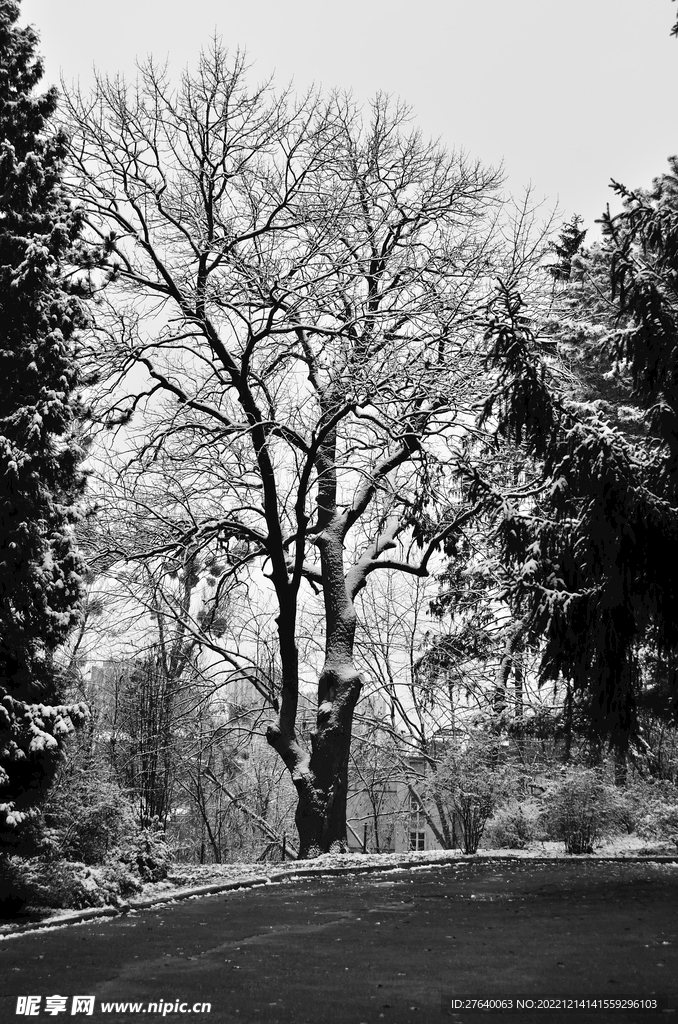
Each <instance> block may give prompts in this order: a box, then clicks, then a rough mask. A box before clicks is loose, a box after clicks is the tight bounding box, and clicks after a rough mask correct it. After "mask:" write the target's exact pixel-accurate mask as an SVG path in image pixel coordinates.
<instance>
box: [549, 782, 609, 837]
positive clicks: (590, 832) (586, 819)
mask: <svg viewBox="0 0 678 1024" xmlns="http://www.w3.org/2000/svg"><path fill="white" fill-rule="evenodd" d="M613 805H614V787H611V786H610V785H609V784H608V783H606V781H605V780H604V778H603V777H602V775H601V773H600V772H599V771H597V770H596V769H587V768H568V769H564V770H563V772H562V777H561V779H560V780H559V781H558V782H556V783H555V785H554V786H553V788H551V789H550V792H549V795H548V806H547V808H546V810H545V812H544V814H543V823H544V826H545V828H546V832H547V835H548V837H549V838H552V839H559V840H561V841H562V842H563V843H564V844H565V851H566V852H567V853H574V854H581V853H593V847H594V844H595V843H596V842H597V840H598V839H600V838H601V837H602V836H603V835H604V834H606V833H607V832H608V831H610V828H611V826H612V825H613V821H614V806H613Z"/></svg>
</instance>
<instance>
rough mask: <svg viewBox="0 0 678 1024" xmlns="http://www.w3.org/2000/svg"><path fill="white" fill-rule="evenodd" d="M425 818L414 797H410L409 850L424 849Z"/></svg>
mask: <svg viewBox="0 0 678 1024" xmlns="http://www.w3.org/2000/svg"><path fill="white" fill-rule="evenodd" d="M425 826H426V819H425V818H424V811H423V808H422V806H421V804H420V803H419V801H418V800H417V798H416V797H413V796H411V797H410V850H425V849H426V832H425Z"/></svg>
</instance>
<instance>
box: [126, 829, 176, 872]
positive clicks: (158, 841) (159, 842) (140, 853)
mask: <svg viewBox="0 0 678 1024" xmlns="http://www.w3.org/2000/svg"><path fill="white" fill-rule="evenodd" d="M117 860H118V861H119V862H120V863H121V864H125V865H127V866H128V868H130V869H131V870H133V871H136V872H137V873H138V875H139V877H140V878H141V880H142V881H143V882H159V881H161V880H162V879H163V878H166V877H167V872H168V871H169V868H170V864H171V855H170V851H169V847H168V845H167V842H166V840H165V835H164V833H163V832H156V831H154V830H152V829H143V830H142V831H141V832H139V834H138V835H137V836H135V838H134V841H133V842H132V843H131V844H130V846H128V847H127V848H126V849H122V850H119V851H118V853H117Z"/></svg>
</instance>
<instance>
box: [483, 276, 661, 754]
mask: <svg viewBox="0 0 678 1024" xmlns="http://www.w3.org/2000/svg"><path fill="white" fill-rule="evenodd" d="M627 313H628V310H626V309H625V308H623V307H622V308H621V310H620V314H621V315H622V317H624V316H626V314H627ZM568 326H569V327H571V324H567V325H566V327H565V328H564V333H565V334H567V327H568ZM630 330H631V329H630V328H628V327H627V328H625V330H624V331H623V337H624V339H626V338H627V337H628V335H629V331H630ZM488 340H489V341H490V343H491V352H492V355H491V359H492V361H493V364H494V366H495V367H496V369H497V370H498V379H497V384H496V387H495V389H494V392H493V394H492V396H491V397H490V399H489V401H488V403H487V405H486V408H485V411H484V416H483V421H484V422H485V424H487V425H489V424H491V423H493V424H496V426H497V428H498V430H499V433H500V434H501V435H503V436H504V437H505V438H506V439H508V440H509V441H510V442H512V443H514V444H519V445H522V446H524V447H525V448H526V449H527V450H529V451H530V453H531V454H532V456H533V457H534V458H536V459H538V460H540V463H541V465H542V479H543V485H542V490H541V493H540V495H539V496H538V499H537V500H535V502H534V504H532V505H531V506H530V507H527V508H526V507H524V506H523V507H521V505H520V504H519V503H516V502H510V501H509V502H507V501H505V500H503V498H502V495H501V494H499V493H498V492H497V491H496V490H495V489H493V488H492V487H491V486H489V485H488V483H487V481H483V480H480V478H478V479H477V480H476V482H475V489H476V493H479V492H483V490H484V493H485V497H486V501H487V503H488V505H489V506H492V505H493V506H494V508H495V509H496V511H497V514H498V517H499V536H500V538H501V544H502V550H503V556H504V560H505V563H506V565H507V566H508V567H510V569H511V571H512V573H513V582H512V585H511V587H510V596H511V600H512V603H513V606H514V611H515V612H516V614H520V615H523V616H524V617H525V618H524V621H525V622H526V623H527V624H528V633H529V634H530V635H532V637H534V638H535V639H536V638H542V640H543V643H544V648H543V650H544V655H543V659H542V667H541V670H542V676H543V677H544V678H551V679H558V678H563V679H565V680H566V681H567V682H568V684H569V685H570V686H571V688H572V691H573V692H574V694H575V695H576V696H577V699H578V703H579V707H580V709H581V710H583V711H584V713H585V719H586V721H587V722H588V725H589V729H590V732H591V733H592V734H593V736H594V737H595V738H596V739H598V740H603V739H607V740H609V741H611V742H612V743H613V744H614V745H615V746H616V747H617V748H618V749H619V750H620V751H621V752H622V753H623V752H626V751H627V750H628V748H629V744H630V743H631V742H632V741H633V739H634V737H635V736H636V735H637V734H638V718H637V709H638V705H639V700H640V697H641V692H642V675H641V670H640V669H641V653H642V651H643V649H644V647H645V646H647V645H648V644H652V645H655V646H656V645H658V646H660V647H661V648H663V649H665V650H673V649H675V646H676V643H677V642H678V621H677V619H676V615H675V608H676V601H677V600H678V582H677V580H676V576H675V571H674V564H675V558H671V557H670V551H672V550H673V551H675V550H676V548H677V546H678V510H677V509H676V504H675V500H674V497H675V496H674V494H673V492H672V489H671V488H669V487H667V474H666V467H667V459H669V458H670V456H671V450H670V445H669V444H668V443H663V441H662V439H661V437H660V436H658V435H657V432H656V431H655V430H654V429H653V422H654V420H653V416H652V415H650V417H649V422H648V425H647V428H646V430H645V432H644V433H641V434H636V435H630V436H629V433H628V432H627V431H625V430H623V429H620V428H619V427H618V426H616V425H615V424H614V422H613V421H612V418H611V417H609V416H606V414H605V404H604V403H602V404H600V403H595V402H591V401H583V402H582V401H581V400H580V395H578V394H577V391H576V389H573V388H572V386H571V383H570V382H569V381H568V382H567V384H566V383H564V381H563V378H559V376H558V371H557V361H556V360H555V358H554V355H555V353H554V346H553V340H552V339H549V342H548V344H547V345H546V346H545V345H544V344H543V343H542V341H541V340H540V339H538V338H537V337H536V336H535V334H534V333H533V331H532V327H531V324H530V320H529V318H528V316H527V315H526V311H525V309H524V307H523V304H522V302H521V299H520V296H518V295H517V294H515V293H513V292H510V291H508V290H504V289H500V291H499V294H498V295H497V297H496V299H495V301H494V303H493V306H492V316H491V321H490V325H489V329H488ZM639 385H640V386H642V387H645V386H647V385H646V382H645V381H644V379H643V374H642V372H640V373H639ZM651 412H652V410H651ZM674 699H675V695H674Z"/></svg>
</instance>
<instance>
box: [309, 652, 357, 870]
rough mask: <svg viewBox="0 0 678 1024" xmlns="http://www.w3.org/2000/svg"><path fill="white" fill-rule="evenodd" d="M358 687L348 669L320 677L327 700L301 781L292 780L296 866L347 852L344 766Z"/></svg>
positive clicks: (320, 711)
mask: <svg viewBox="0 0 678 1024" xmlns="http://www.w3.org/2000/svg"><path fill="white" fill-rule="evenodd" d="M360 687H361V683H360V676H359V675H358V673H357V672H356V671H355V669H354V668H353V667H352V666H351V667H350V668H349V667H348V666H347V667H346V670H345V671H344V672H338V671H336V670H325V671H324V672H323V674H322V676H321V677H320V681H319V692H320V695H321V696H323V695H324V697H325V699H324V700H319V706H318V719H317V726H316V729H315V730H314V732H313V733H312V734H311V755H310V758H309V759H308V765H307V767H306V769H305V770H304V771H303V772H302V773H301V775H300V777H298V778H294V777H293V778H294V784H295V786H296V789H297V794H298V797H299V802H298V804H297V811H296V815H295V821H296V826H297V831H298V833H299V859H300V860H301V859H304V858H308V857H317V856H319V855H320V854H321V853H329V852H336V853H346V851H347V850H348V840H347V835H346V800H347V796H348V761H349V752H350V748H351V729H352V723H353V711H354V709H355V705H356V702H357V700H358V697H359V695H360Z"/></svg>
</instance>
